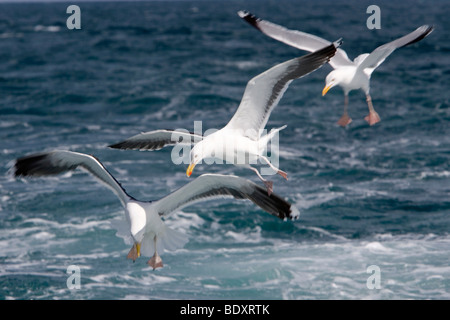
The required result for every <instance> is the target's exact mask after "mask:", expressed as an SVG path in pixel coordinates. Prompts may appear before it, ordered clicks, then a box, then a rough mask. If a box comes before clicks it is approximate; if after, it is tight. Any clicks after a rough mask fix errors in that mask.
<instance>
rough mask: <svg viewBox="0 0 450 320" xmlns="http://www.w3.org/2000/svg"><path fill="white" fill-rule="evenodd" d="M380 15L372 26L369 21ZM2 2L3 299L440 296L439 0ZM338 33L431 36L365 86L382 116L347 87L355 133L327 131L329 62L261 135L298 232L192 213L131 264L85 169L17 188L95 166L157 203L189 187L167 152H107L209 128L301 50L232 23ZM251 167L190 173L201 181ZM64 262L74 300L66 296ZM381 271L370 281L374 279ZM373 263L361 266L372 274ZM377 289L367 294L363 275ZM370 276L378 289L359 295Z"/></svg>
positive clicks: (240, 214)
mask: <svg viewBox="0 0 450 320" xmlns="http://www.w3.org/2000/svg"><path fill="white" fill-rule="evenodd" d="M370 4H377V5H378V6H379V7H380V9H381V29H379V30H369V29H368V28H367V26H366V20H367V18H368V17H369V14H367V13H366V9H367V7H368V5H370ZM68 5H69V4H68V3H61V2H57V3H35V4H30V3H1V4H0V141H1V142H0V143H1V144H0V168H1V171H2V174H0V299H199V300H201V299H205V300H206V299H243V300H252V299H275V300H281V299H285V300H293V299H449V298H450V258H449V249H450V234H449V230H450V217H449V214H450V167H449V163H450V106H449V92H448V89H449V84H450V55H449V54H450V41H449V40H450V29H449V27H448V13H449V5H448V1H419V0H414V1H406V2H401V3H399V2H392V1H389V2H387V1H376V3H375V2H367V1H362V2H355V1H350V0H345V1H315V2H312V1H269V0H263V1H179V2H178V1H165V2H163V1H155V2H151V1H150V2H80V3H79V4H78V5H79V6H80V8H81V27H82V29H81V30H68V29H67V27H66V19H67V18H68V16H69V15H68V14H67V13H66V8H67V6H68ZM241 9H246V10H249V11H251V12H253V13H254V14H256V15H259V16H260V17H262V18H265V19H267V20H271V21H273V22H276V23H279V24H282V25H284V26H286V27H289V28H292V29H298V30H302V31H306V32H310V33H313V34H316V35H318V36H322V37H324V38H327V39H329V40H335V39H338V38H340V37H342V38H343V39H344V44H343V49H345V50H346V51H347V53H348V54H349V57H350V58H352V59H353V58H355V57H356V56H357V55H359V54H360V53H364V52H370V51H371V50H373V49H374V48H375V47H377V46H378V45H381V44H383V43H386V42H388V41H390V40H393V39H395V38H397V37H399V36H402V35H404V34H406V33H408V32H410V31H412V30H414V29H415V28H417V27H419V26H420V25H422V24H432V25H434V26H435V30H434V32H433V33H432V34H431V35H430V36H429V37H427V38H425V39H424V40H422V41H420V42H418V43H416V44H413V45H411V46H409V47H406V48H401V49H399V50H398V51H396V52H394V53H393V54H392V55H391V56H390V57H389V58H388V59H387V60H386V61H385V62H384V63H383V64H382V65H381V66H380V67H379V68H378V69H377V70H376V71H375V72H374V74H373V76H372V82H371V93H372V98H373V103H374V106H375V108H376V110H377V111H378V113H379V115H380V117H381V122H380V123H378V124H376V125H375V126H373V127H370V126H368V125H367V123H366V122H365V121H364V119H363V118H364V116H365V115H366V114H367V106H366V103H365V97H364V94H363V93H362V92H352V93H351V94H350V106H349V112H350V116H351V117H352V118H353V122H352V123H351V124H350V125H349V126H348V127H347V128H345V129H343V128H341V127H339V126H338V125H337V124H336V121H337V120H338V119H339V117H340V115H341V113H342V106H343V95H342V92H341V90H340V89H338V88H334V89H332V90H331V91H330V92H329V93H328V94H327V95H326V96H325V97H322V96H321V90H322V88H323V86H324V79H325V76H326V75H327V74H328V72H330V71H331V70H332V69H331V67H330V66H328V65H326V66H324V67H323V68H321V69H319V70H317V71H316V72H314V73H312V74H310V75H308V76H307V77H305V78H302V79H299V80H296V81H294V82H293V83H292V84H291V86H290V87H289V89H288V90H287V91H286V93H285V95H284V97H283V98H282V99H281V101H280V103H279V105H278V107H277V108H276V109H275V112H274V113H273V114H272V116H271V118H270V120H269V122H268V124H267V128H269V129H270V128H273V127H280V126H282V125H284V124H286V125H287V128H286V129H285V130H283V131H281V133H280V138H279V139H280V140H279V141H280V168H281V169H282V170H284V171H286V172H287V173H288V176H289V180H288V181H284V179H282V178H281V177H279V176H277V177H273V181H274V188H275V192H277V193H278V194H280V195H282V196H283V197H285V198H286V199H288V200H289V201H291V202H292V203H294V204H295V205H296V206H297V207H298V208H299V209H300V211H301V216H300V219H299V220H297V221H295V222H291V221H281V220H278V219H276V218H274V217H273V216H270V215H268V214H266V213H264V212H262V211H261V210H260V209H259V208H257V207H255V206H254V205H253V204H252V203H250V202H247V201H237V200H235V201H233V200H220V201H210V202H205V203H198V204H196V205H193V206H191V207H187V208H185V209H183V210H182V211H181V212H177V213H175V214H173V215H172V216H170V217H168V218H167V219H166V223H167V225H168V226H170V227H173V228H175V229H177V230H179V231H181V232H183V233H185V234H187V235H188V236H189V239H190V241H189V242H188V243H187V245H186V246H185V247H184V248H183V249H180V250H177V251H175V252H165V253H163V254H162V258H163V261H164V264H165V266H164V268H162V269H157V270H155V271H153V270H152V269H151V268H150V267H148V266H147V265H146V263H145V262H146V260H147V259H146V258H141V259H139V260H137V261H136V262H135V263H132V262H131V261H130V260H126V255H127V252H128V250H129V246H128V245H127V244H125V243H124V241H123V240H122V239H121V238H119V237H117V236H116V230H115V229H114V228H113V227H112V226H111V221H113V220H115V219H117V218H120V217H122V215H123V210H122V208H121V206H120V202H119V201H118V200H117V198H116V197H115V196H114V195H113V194H112V193H111V192H110V191H109V190H108V189H105V188H104V187H103V186H101V185H99V184H98V183H97V182H96V181H95V180H94V179H92V177H91V176H89V175H88V174H86V173H84V172H81V171H76V172H74V173H71V174H64V175H62V176H58V177H52V178H41V179H32V180H24V179H15V178H13V177H12V175H11V171H10V168H11V166H12V164H13V161H14V159H16V158H18V157H21V156H23V155H26V154H29V153H33V152H40V151H48V150H52V149H65V150H72V151H78V152H84V153H88V154H93V155H95V156H96V157H98V158H99V159H100V160H101V161H102V162H103V163H104V165H105V166H106V167H107V168H108V169H109V171H110V172H111V173H112V174H113V175H114V176H115V177H116V179H117V180H118V181H120V182H121V183H122V185H123V186H124V188H125V189H126V190H127V191H128V192H129V193H130V194H131V195H133V196H134V197H135V198H137V199H142V200H152V199H159V198H161V197H163V196H164V195H166V194H168V193H170V192H171V191H173V190H175V189H177V188H179V187H181V186H183V185H184V184H186V183H187V182H189V181H191V180H190V179H192V177H191V178H187V177H186V174H185V170H186V165H174V164H173V163H172V162H171V161H170V159H171V149H170V148H168V149H164V150H160V151H157V152H138V151H121V150H113V149H109V148H107V146H108V145H109V144H111V143H115V142H118V141H121V140H123V139H125V138H128V137H130V136H132V135H135V134H137V133H139V132H142V131H149V130H154V129H159V128H173V129H175V128H185V129H187V130H190V131H192V130H193V129H194V121H200V120H201V121H203V123H202V124H203V129H204V130H206V129H208V128H221V127H222V126H224V125H225V124H226V122H227V121H228V119H230V117H231V115H232V114H233V113H234V111H235V110H236V108H237V106H238V104H239V102H240V99H241V97H242V94H243V91H244V88H245V85H246V83H247V81H248V80H250V79H251V78H252V77H253V76H255V75H257V74H259V73H261V72H263V71H264V70H266V69H268V68H269V67H271V66H273V65H275V64H277V63H280V62H283V61H285V60H288V59H291V58H294V57H296V56H301V55H303V54H306V53H305V52H301V51H298V50H296V49H294V48H291V47H288V46H286V45H283V44H281V43H279V42H277V41H274V40H272V39H269V38H267V37H265V36H264V35H262V34H261V33H259V32H258V31H256V30H255V29H253V28H252V27H250V26H249V25H247V24H246V23H245V22H243V21H241V19H240V18H239V17H238V16H237V14H236V12H237V11H238V10H241ZM207 172H217V173H223V174H236V175H240V176H244V177H247V178H249V179H251V180H253V181H255V182H257V183H259V181H258V179H257V177H256V176H255V175H254V174H253V173H252V172H251V171H248V170H241V169H238V168H236V167H234V166H230V165H206V164H203V165H199V166H197V167H196V169H195V171H194V175H195V176H198V175H199V174H202V173H207ZM70 265H76V266H78V267H79V268H80V280H81V283H80V285H81V288H80V289H78V290H77V289H72V290H70V289H69V288H68V287H67V279H68V277H69V274H68V273H67V272H66V271H67V268H68V267H69V266H70ZM369 266H377V267H378V268H379V269H378V270H379V273H375V274H373V273H371V272H370V270H371V269H370V268H369ZM368 268H369V271H368ZM373 275H376V276H379V277H378V278H377V279H378V280H380V282H379V284H380V286H379V288H374V289H370V285H369V286H368V280H369V282H370V281H371V280H370V279H373V278H370V279H369V277H371V276H373ZM370 283H372V282H370Z"/></svg>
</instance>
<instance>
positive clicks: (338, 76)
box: [322, 69, 344, 96]
mask: <svg viewBox="0 0 450 320" xmlns="http://www.w3.org/2000/svg"><path fill="white" fill-rule="evenodd" d="M343 78H344V77H343V74H342V73H341V72H340V70H339V69H336V70H333V71H331V72H330V73H329V74H328V75H327V77H326V79H325V87H324V88H323V90H322V96H324V95H326V94H327V92H328V90H330V89H331V88H333V87H334V86H337V85H338V84H340V83H341V82H342V80H343Z"/></svg>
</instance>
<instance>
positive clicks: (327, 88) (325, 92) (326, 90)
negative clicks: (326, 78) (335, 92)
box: [322, 85, 331, 97]
mask: <svg viewBox="0 0 450 320" xmlns="http://www.w3.org/2000/svg"><path fill="white" fill-rule="evenodd" d="M330 89H331V86H330V85H327V86H325V88H323V90H322V97H323V96H324V95H326V94H327V92H328V90H330Z"/></svg>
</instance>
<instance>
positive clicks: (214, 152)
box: [109, 40, 341, 195]
mask: <svg viewBox="0 0 450 320" xmlns="http://www.w3.org/2000/svg"><path fill="white" fill-rule="evenodd" d="M340 43H341V41H340V40H338V41H336V42H335V43H330V44H326V45H324V46H322V48H318V50H317V51H315V52H313V53H310V54H308V55H305V56H302V57H298V58H295V59H292V60H289V61H286V62H284V63H280V64H278V65H276V66H274V67H272V68H270V69H269V70H267V71H265V72H263V73H261V74H260V75H258V76H256V77H254V78H253V79H251V80H250V81H249V82H248V83H247V87H246V88H245V92H244V95H243V97H242V100H241V103H240V105H239V107H238V109H237V111H236V113H235V114H234V116H233V117H232V118H231V120H230V121H229V122H228V124H227V125H226V126H225V127H223V128H222V129H220V130H218V131H216V132H214V133H212V134H210V135H208V136H201V135H195V134H191V133H182V132H179V131H174V130H155V131H149V132H145V133H141V134H138V135H135V136H133V137H131V138H128V139H126V140H125V141H122V142H119V143H116V144H113V145H110V146H109V147H111V148H116V149H137V150H157V149H161V148H162V147H164V146H168V145H174V144H176V143H179V142H180V141H181V142H180V143H188V144H190V145H191V144H193V145H194V147H193V148H192V150H191V152H190V164H189V167H188V169H187V171H186V174H187V176H188V177H189V176H191V174H192V171H193V170H194V167H195V166H196V165H197V164H198V163H200V162H201V161H202V160H203V159H207V158H219V159H222V160H227V161H228V163H230V162H231V163H233V164H235V165H238V166H242V167H245V168H249V169H251V170H253V171H254V172H255V173H256V174H257V175H258V177H259V178H260V179H261V180H262V181H263V182H264V184H265V185H266V188H267V191H268V193H269V195H270V193H272V191H273V183H272V181H268V180H266V179H264V178H263V177H262V176H261V174H260V173H259V171H258V170H257V169H256V168H254V167H252V166H251V165H250V164H254V163H256V162H257V160H259V161H264V162H265V163H267V164H268V165H269V166H270V167H271V168H272V169H273V170H274V171H275V172H276V173H278V174H279V175H281V176H282V177H284V178H285V179H287V174H286V172H284V171H282V170H280V169H279V168H276V167H275V166H274V165H273V164H272V163H270V161H269V159H267V157H265V156H264V155H263V152H264V150H265V148H266V146H267V143H268V142H269V141H270V139H272V137H273V136H274V135H275V134H276V133H277V132H278V131H279V130H282V129H284V128H285V126H283V127H281V128H277V129H273V130H271V131H270V133H269V134H266V135H263V136H261V135H262V132H263V130H264V128H265V126H266V124H267V121H268V120H269V116H270V114H271V112H272V111H273V109H274V108H275V107H276V106H277V104H278V102H279V101H280V99H281V97H282V96H283V94H284V92H285V91H286V89H287V88H288V86H289V84H290V83H291V82H292V81H293V80H294V79H298V78H301V77H303V76H305V75H307V74H308V73H310V72H312V71H314V70H316V69H318V68H319V67H321V66H322V65H324V64H325V63H327V62H328V61H329V60H330V58H331V57H333V56H334V54H335V53H336V48H337V47H339V45H340ZM230 159H231V161H230Z"/></svg>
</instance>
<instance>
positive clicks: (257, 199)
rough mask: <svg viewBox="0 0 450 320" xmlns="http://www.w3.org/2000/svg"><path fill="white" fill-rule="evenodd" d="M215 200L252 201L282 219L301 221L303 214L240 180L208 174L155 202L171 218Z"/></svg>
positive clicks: (264, 190)
mask: <svg viewBox="0 0 450 320" xmlns="http://www.w3.org/2000/svg"><path fill="white" fill-rule="evenodd" d="M214 198H235V199H248V200H251V201H252V202H253V203H254V204H256V205H257V206H259V207H260V208H261V209H263V210H264V211H266V212H268V213H270V214H272V215H274V216H276V217H278V218H280V219H291V220H293V219H297V218H298V216H299V215H300V213H299V211H298V210H297V209H296V208H295V207H293V206H292V205H291V204H290V203H289V202H287V201H286V200H284V199H282V198H281V197H280V196H278V195H276V194H274V193H272V194H271V195H270V196H269V195H268V194H267V189H266V188H262V187H260V186H258V185H257V184H255V183H253V182H251V181H249V180H247V179H243V178H240V177H236V176H230V175H219V174H204V175H201V176H199V177H198V178H196V179H195V180H194V181H192V182H190V183H188V184H187V185H185V186H183V187H181V188H180V189H178V190H176V191H174V192H172V193H171V194H169V195H168V196H166V197H164V198H162V199H160V200H158V201H156V202H154V204H155V206H156V208H157V210H158V212H159V214H160V215H168V214H170V213H172V212H174V211H176V210H180V209H182V208H184V207H186V206H188V205H190V204H193V203H196V202H200V201H206V200H209V199H214Z"/></svg>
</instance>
